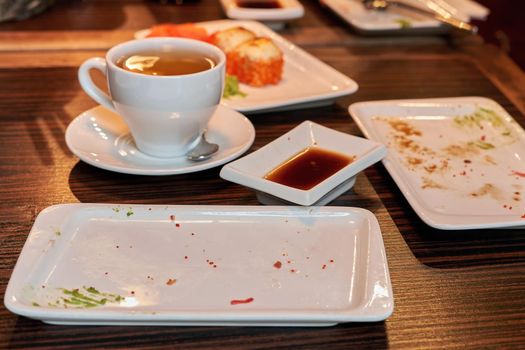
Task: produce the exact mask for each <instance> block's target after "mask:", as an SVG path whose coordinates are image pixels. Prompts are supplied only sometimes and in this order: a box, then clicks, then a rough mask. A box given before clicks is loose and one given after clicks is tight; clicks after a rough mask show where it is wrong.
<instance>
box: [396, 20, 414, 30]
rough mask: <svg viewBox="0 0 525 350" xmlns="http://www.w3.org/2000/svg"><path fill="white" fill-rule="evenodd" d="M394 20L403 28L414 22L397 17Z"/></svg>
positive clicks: (410, 25)
mask: <svg viewBox="0 0 525 350" xmlns="http://www.w3.org/2000/svg"><path fill="white" fill-rule="evenodd" d="M394 22H396V23H397V24H399V26H400V27H401V28H403V29H406V28H410V27H412V22H410V21H409V20H408V19H404V18H400V19H396V20H395V21H394Z"/></svg>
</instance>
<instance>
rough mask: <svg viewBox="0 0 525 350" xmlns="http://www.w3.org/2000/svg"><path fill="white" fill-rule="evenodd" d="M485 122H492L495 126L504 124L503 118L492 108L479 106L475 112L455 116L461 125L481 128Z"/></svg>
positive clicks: (457, 122) (455, 121)
mask: <svg viewBox="0 0 525 350" xmlns="http://www.w3.org/2000/svg"><path fill="white" fill-rule="evenodd" d="M483 122H488V123H490V124H491V125H492V126H493V127H495V128H499V127H502V126H503V118H502V117H500V116H499V115H498V114H497V113H496V112H494V111H493V110H491V109H486V108H478V109H477V110H476V111H475V112H474V113H472V114H467V115H464V116H461V117H455V118H454V123H456V124H457V125H459V126H466V127H477V128H480V127H481V126H482V123H483Z"/></svg>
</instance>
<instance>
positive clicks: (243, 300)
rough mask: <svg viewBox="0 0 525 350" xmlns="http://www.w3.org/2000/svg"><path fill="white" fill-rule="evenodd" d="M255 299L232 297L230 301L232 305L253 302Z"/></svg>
mask: <svg viewBox="0 0 525 350" xmlns="http://www.w3.org/2000/svg"><path fill="white" fill-rule="evenodd" d="M254 300H255V299H253V298H246V299H232V300H231V301H230V305H239V304H249V303H251V302H253V301H254Z"/></svg>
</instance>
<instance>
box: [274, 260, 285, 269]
mask: <svg viewBox="0 0 525 350" xmlns="http://www.w3.org/2000/svg"><path fill="white" fill-rule="evenodd" d="M282 266H283V264H282V263H281V262H280V261H279V260H277V261H276V262H275V263H274V264H273V267H275V268H276V269H280V268H281V267H282Z"/></svg>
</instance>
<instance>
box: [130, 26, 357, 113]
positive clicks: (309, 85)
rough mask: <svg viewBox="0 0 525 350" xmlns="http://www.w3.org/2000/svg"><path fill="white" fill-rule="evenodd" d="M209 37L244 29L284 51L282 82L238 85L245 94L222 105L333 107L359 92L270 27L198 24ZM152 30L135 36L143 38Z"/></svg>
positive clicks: (251, 109)
mask: <svg viewBox="0 0 525 350" xmlns="http://www.w3.org/2000/svg"><path fill="white" fill-rule="evenodd" d="M196 24H197V25H199V26H202V27H204V28H205V29H206V31H207V32H208V34H210V35H211V34H212V33H214V32H216V31H219V30H223V29H227V28H231V27H237V26H241V27H244V28H246V29H248V30H251V31H252V32H254V33H255V34H256V35H257V36H262V37H268V38H270V39H272V41H273V42H274V43H275V44H276V45H277V46H278V47H279V48H280V49H281V50H282V52H283V54H284V68H283V77H282V80H281V81H280V82H279V83H278V84H276V85H267V86H263V87H253V86H248V85H245V84H239V85H240V90H241V92H243V93H244V94H245V96H244V97H242V96H234V97H232V98H228V99H227V98H223V99H222V100H221V104H222V105H224V106H226V107H229V108H232V109H235V110H237V111H239V112H242V113H251V114H254V113H262V112H272V111H276V110H289V109H298V108H309V107H319V106H326V105H330V104H332V103H334V102H335V100H336V99H337V98H339V97H342V96H346V95H350V94H352V93H354V92H355V91H357V88H358V86H357V83H356V82H355V81H354V80H352V79H350V78H349V77H347V76H346V75H344V74H342V73H340V72H339V71H337V70H335V69H334V68H332V67H331V66H329V65H327V64H326V63H324V62H322V61H320V60H319V59H317V58H316V57H314V56H312V55H310V54H309V53H308V52H306V51H304V50H302V49H301V48H299V47H298V46H296V45H294V44H293V43H291V42H290V41H288V40H286V39H285V38H283V37H282V36H280V35H279V34H277V33H276V32H274V31H273V30H271V29H270V28H268V27H267V26H265V25H264V24H262V23H259V22H255V21H234V20H220V21H209V22H199V23H196ZM148 33H149V29H145V30H141V31H138V32H136V33H135V38H144V37H146V36H147V35H148Z"/></svg>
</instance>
